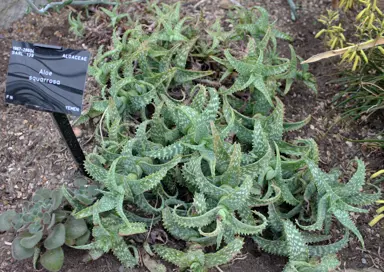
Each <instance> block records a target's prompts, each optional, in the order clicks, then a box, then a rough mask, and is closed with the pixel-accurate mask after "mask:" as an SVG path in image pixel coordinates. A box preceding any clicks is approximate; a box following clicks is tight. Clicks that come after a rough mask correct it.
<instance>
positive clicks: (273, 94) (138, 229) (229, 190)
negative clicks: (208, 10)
mask: <svg viewBox="0 0 384 272" xmlns="http://www.w3.org/2000/svg"><path fill="white" fill-rule="evenodd" d="M149 18H150V19H149V20H153V25H154V28H153V30H151V31H146V29H145V28H144V26H143V25H141V24H140V23H136V24H135V26H134V27H132V28H130V29H129V30H127V31H126V32H125V33H123V34H122V35H121V36H119V35H118V33H117V32H114V35H113V37H112V43H113V47H112V48H113V49H112V50H109V51H108V50H107V51H104V49H103V48H100V50H99V52H98V55H97V56H96V58H95V61H94V63H93V65H92V67H91V68H90V72H91V74H92V76H93V77H94V78H95V79H96V81H97V82H98V83H99V84H100V88H101V92H100V95H99V96H98V97H94V98H93V99H92V101H91V106H90V107H89V108H88V109H87V111H86V112H85V113H84V114H83V116H82V117H81V118H80V119H79V120H78V123H81V122H87V121H88V120H89V119H92V118H95V117H100V118H99V123H98V127H97V129H96V131H95V135H96V140H97V146H96V148H95V149H94V152H92V153H90V154H88V155H87V159H86V162H85V168H86V170H87V171H88V173H89V175H90V176H91V177H92V178H93V179H94V181H95V182H97V183H98V184H99V186H100V190H99V191H98V192H100V194H99V195H97V196H95V197H96V201H95V202H94V203H92V204H91V205H85V206H84V205H83V206H81V205H78V207H77V208H76V209H75V211H74V213H73V216H74V217H76V218H79V219H81V218H83V219H87V220H88V221H89V222H91V221H92V222H93V224H94V225H95V227H94V229H93V239H92V240H91V242H90V243H89V244H86V245H83V246H79V247H78V246H76V248H81V249H88V250H89V254H90V255H91V257H92V258H93V259H95V258H98V257H100V256H101V255H102V254H103V253H105V252H108V251H112V252H113V253H114V254H115V255H116V256H117V257H118V259H119V260H120V261H121V262H122V263H123V264H124V265H125V266H127V267H133V266H135V265H137V263H138V262H139V260H138V257H137V254H136V252H137V251H136V250H137V247H138V246H140V245H136V244H134V243H132V242H130V241H131V240H128V239H123V237H131V236H133V235H136V234H140V233H146V232H148V230H149V229H150V228H151V226H153V224H156V223H161V224H162V226H163V227H164V228H165V230H166V231H167V232H168V233H169V234H170V235H172V236H173V237H174V238H176V239H179V240H182V241H185V242H187V243H188V244H189V245H191V246H190V247H189V248H188V249H187V250H185V251H179V250H176V249H172V248H170V247H169V246H168V245H154V246H153V248H154V251H155V252H156V253H157V254H158V255H159V256H160V257H162V258H163V259H165V260H167V261H170V262H172V263H174V264H176V265H177V266H179V267H180V268H181V269H188V268H189V269H190V270H192V271H205V270H207V269H209V268H210V267H213V266H215V265H220V264H223V263H225V262H228V261H230V260H231V259H232V258H233V256H234V255H235V254H236V253H238V252H239V251H240V248H241V245H242V240H241V239H242V238H241V237H244V236H252V237H254V239H255V240H256V242H257V243H259V245H260V247H261V248H263V249H264V250H266V251H268V252H271V253H275V254H280V255H284V256H288V257H289V263H288V264H287V266H286V268H285V271H296V270H300V271H315V270H311V269H315V267H316V266H317V265H318V267H319V268H318V270H316V271H328V270H329V269H333V268H334V267H336V266H337V265H338V261H337V259H336V258H335V253H336V252H337V251H339V250H340V249H341V248H342V247H344V246H345V245H346V244H347V242H348V239H349V231H351V232H352V233H353V234H354V235H355V236H357V237H358V238H359V239H360V241H361V242H362V243H363V240H362V237H361V234H360V232H359V231H358V229H357V228H356V226H355V225H354V223H353V221H352V220H351V219H350V218H349V212H366V210H364V209H360V208H358V206H363V205H364V206H365V205H367V204H370V203H373V202H374V201H376V200H378V199H379V198H380V190H379V189H378V188H376V187H373V188H374V189H376V190H377V191H376V192H375V193H373V194H367V193H365V192H363V189H364V188H365V187H366V186H365V166H364V164H363V162H361V161H360V160H357V165H358V169H357V171H356V173H355V174H354V175H353V177H352V178H351V179H350V181H349V182H348V183H346V184H344V183H341V182H340V181H339V179H340V173H339V172H337V171H332V172H330V173H325V172H323V171H322V170H321V169H320V168H319V167H318V162H319V152H318V149H317V145H316V143H315V142H314V141H313V140H312V139H300V140H296V141H290V142H287V141H285V140H284V135H285V133H286V132H289V131H293V130H297V129H300V128H301V127H303V126H305V125H306V124H307V123H308V122H309V121H310V116H308V118H306V119H304V120H301V121H298V122H294V123H288V122H286V121H285V119H284V105H283V103H282V102H281V100H280V99H279V95H284V94H286V93H288V92H289V90H290V88H291V86H292V85H293V84H294V82H295V81H304V83H305V84H306V85H307V86H308V88H309V89H310V90H311V91H313V92H316V84H315V80H314V78H313V76H312V75H311V74H310V73H309V71H308V66H307V65H303V66H301V65H299V63H300V60H301V59H300V57H298V56H297V55H296V53H295V51H294V48H293V47H290V51H291V56H290V58H282V57H280V56H279V52H278V50H277V48H278V47H277V44H278V41H279V39H286V40H290V37H289V36H288V35H286V34H284V33H282V32H280V31H278V30H277V29H276V28H275V27H274V26H273V24H271V23H270V22H269V18H268V13H267V12H266V11H265V10H264V9H263V8H260V7H256V8H253V9H250V10H244V9H241V8H237V9H235V11H233V12H232V14H230V18H229V20H230V23H231V24H232V28H231V29H228V28H224V27H223V20H220V19H218V20H217V21H216V22H214V23H213V24H212V25H209V24H208V23H207V22H205V21H204V20H203V19H201V18H199V19H197V18H189V17H184V18H182V16H181V13H180V3H176V4H174V5H166V4H164V5H161V6H157V5H153V6H150V7H149ZM199 67H201V69H200V68H199ZM203 67H205V68H204V69H203ZM66 196H67V195H66ZM69 199H71V196H69ZM72 199H74V198H73V197H72ZM266 210H268V212H265V211H266ZM334 219H336V220H337V221H339V222H340V223H341V225H342V226H343V227H345V229H346V230H345V236H344V238H343V239H341V240H340V241H338V242H336V243H333V244H325V241H327V240H329V238H330V237H329V236H327V234H328V233H329V230H330V228H331V227H332V224H331V223H332V222H333V221H336V220H334ZM299 229H300V231H299ZM315 231H317V232H321V235H315V234H313V232H315ZM270 239H272V240H270ZM317 242H322V243H323V244H322V245H313V244H314V243H317ZM212 246H213V248H216V250H217V251H216V252H215V253H208V248H210V249H212ZM120 252H124V253H123V254H120Z"/></svg>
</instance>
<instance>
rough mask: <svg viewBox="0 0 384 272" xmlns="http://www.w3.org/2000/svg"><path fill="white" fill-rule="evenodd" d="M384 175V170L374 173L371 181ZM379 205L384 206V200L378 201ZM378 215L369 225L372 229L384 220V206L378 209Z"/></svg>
mask: <svg viewBox="0 0 384 272" xmlns="http://www.w3.org/2000/svg"><path fill="white" fill-rule="evenodd" d="M383 174H384V169H382V170H380V171H378V172H376V173H374V174H373V175H372V176H371V179H374V178H377V177H378V176H380V175H383ZM376 203H377V204H384V200H378V201H376ZM376 213H377V215H376V216H375V218H373V219H372V221H371V222H369V225H370V226H371V227H373V226H374V225H376V224H377V223H378V222H379V221H380V220H381V219H383V218H384V205H383V206H381V207H380V208H378V209H377V210H376Z"/></svg>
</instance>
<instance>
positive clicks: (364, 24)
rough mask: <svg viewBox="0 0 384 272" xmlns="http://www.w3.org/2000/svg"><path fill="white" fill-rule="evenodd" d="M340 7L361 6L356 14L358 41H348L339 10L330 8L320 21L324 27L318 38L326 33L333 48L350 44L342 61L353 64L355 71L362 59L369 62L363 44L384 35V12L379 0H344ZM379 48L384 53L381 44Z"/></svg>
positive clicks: (326, 38)
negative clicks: (378, 3) (379, 5)
mask: <svg viewBox="0 0 384 272" xmlns="http://www.w3.org/2000/svg"><path fill="white" fill-rule="evenodd" d="M340 7H341V8H342V7H343V8H344V10H345V11H348V10H350V9H352V8H354V7H359V8H361V11H360V12H359V14H358V15H357V16H356V19H355V21H356V32H355V36H356V37H357V39H358V43H353V42H346V38H345V36H344V32H345V29H344V28H343V27H342V24H341V23H340V22H339V12H338V11H333V10H328V11H327V15H322V16H321V17H320V18H319V20H318V21H319V22H320V23H322V24H323V25H324V29H322V30H320V31H319V32H318V33H317V35H316V38H319V37H320V36H322V35H323V34H325V42H326V44H327V46H328V47H330V48H331V49H336V48H344V47H345V45H348V50H346V51H345V52H344V54H343V56H342V61H347V62H349V63H351V64H352V71H355V70H356V69H357V68H358V67H359V66H361V65H362V64H363V62H362V61H364V62H365V63H368V61H369V58H368V57H367V55H366V54H365V52H364V50H362V47H363V46H362V45H364V44H366V43H371V42H372V41H375V40H376V39H378V38H380V37H382V35H383V33H384V14H383V12H382V11H381V10H380V8H379V7H378V5H377V0H343V1H341V2H340ZM377 48H378V50H380V52H381V53H383V54H384V49H383V48H382V47H381V46H380V45H379V46H378V47H377Z"/></svg>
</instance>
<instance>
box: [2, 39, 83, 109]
mask: <svg viewBox="0 0 384 272" xmlns="http://www.w3.org/2000/svg"><path fill="white" fill-rule="evenodd" d="M89 59H90V53H89V52H88V51H86V50H72V49H67V48H62V47H58V46H49V45H41V44H32V43H27V42H19V41H12V49H11V56H10V59H9V66H8V77H7V84H6V91H5V102H7V103H12V104H18V105H24V106H26V107H28V108H32V109H35V110H41V111H48V112H58V113H65V114H70V115H75V116H79V115H80V114H81V110H82V101H83V93H84V87H85V80H86V76H87V70H88V63H89Z"/></svg>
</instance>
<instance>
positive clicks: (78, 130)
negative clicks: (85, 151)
mask: <svg viewBox="0 0 384 272" xmlns="http://www.w3.org/2000/svg"><path fill="white" fill-rule="evenodd" d="M73 133H75V136H76V138H81V136H83V131H82V130H81V129H80V128H78V127H74V128H73Z"/></svg>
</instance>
